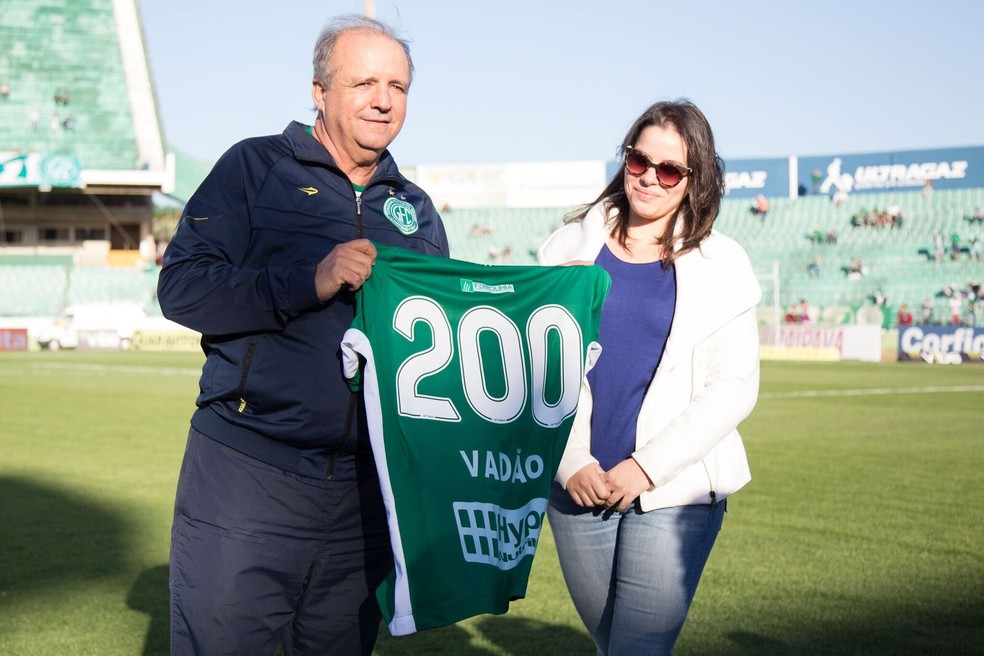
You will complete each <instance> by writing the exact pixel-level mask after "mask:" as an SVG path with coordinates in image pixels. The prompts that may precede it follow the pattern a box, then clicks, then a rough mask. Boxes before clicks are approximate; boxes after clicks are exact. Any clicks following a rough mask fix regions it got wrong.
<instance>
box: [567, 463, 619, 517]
mask: <svg viewBox="0 0 984 656" xmlns="http://www.w3.org/2000/svg"><path fill="white" fill-rule="evenodd" d="M605 478H606V476H605V470H603V469H602V468H601V466H600V465H599V464H598V463H596V462H594V463H591V464H590V465H585V466H584V467H582V468H581V469H579V470H578V471H577V472H576V473H575V474H574V475H573V476H571V477H570V478H569V479H567V493H568V494H570V495H571V499H573V500H574V503H576V504H577V505H579V506H581V507H582V508H587V507H590V506H600V505H602V504H604V503H605V500H606V499H608V497H609V496H610V495H611V492H612V491H611V489H610V488H609V487H608V483H607V482H606V480H605Z"/></svg>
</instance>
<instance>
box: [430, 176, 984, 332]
mask: <svg viewBox="0 0 984 656" xmlns="http://www.w3.org/2000/svg"><path fill="white" fill-rule="evenodd" d="M892 203H897V204H898V205H899V206H900V207H901V210H902V216H903V217H904V220H903V222H902V224H901V227H895V228H890V227H859V228H853V227H852V226H851V216H852V215H853V214H855V213H857V212H859V211H861V210H862V209H865V210H870V209H873V208H881V209H884V208H887V207H888V206H889V205H891V204H892ZM976 207H984V189H953V190H940V191H937V192H936V193H935V194H933V195H931V196H925V195H923V194H922V193H921V192H918V191H915V192H913V191H902V192H891V193H887V192H886V193H868V194H855V195H853V196H852V197H850V198H849V200H848V202H847V203H846V204H844V205H842V206H835V205H834V204H833V203H831V202H830V199H829V198H827V197H826V196H803V197H799V198H777V199H773V200H772V208H771V211H770V212H769V215H768V217H767V218H766V220H765V221H761V220H759V218H758V217H755V216H753V215H752V214H751V213H750V212H749V203H748V201H747V200H744V199H733V200H732V199H726V200H725V201H724V202H723V203H722V207H721V214H720V216H719V218H718V220H717V223H716V224H715V226H716V228H717V229H719V230H720V231H721V232H724V233H725V234H728V235H730V236H731V237H733V238H735V239H736V240H738V241H739V242H740V243H741V244H742V245H743V246H744V247H745V248H746V250H747V251H748V253H749V257H750V258H751V260H752V263H753V265H754V267H755V269H756V270H757V271H759V272H761V273H762V275H763V278H765V277H766V276H767V275H769V274H771V271H772V269H773V264H774V263H777V264H778V270H779V285H778V287H779V290H780V298H779V305H780V307H781V308H787V307H789V306H791V305H793V304H796V303H798V302H799V301H800V299H807V300H808V301H809V303H811V304H813V305H816V306H817V307H818V308H819V309H820V310H821V314H822V316H826V317H827V318H828V319H829V320H835V321H850V320H854V319H855V318H856V316H857V312H858V311H859V310H861V309H863V308H865V307H866V306H871V305H876V306H878V307H880V309H881V315H882V317H883V324H884V325H885V327H888V326H889V325H891V324H892V323H893V322H894V316H895V310H896V309H897V307H898V305H899V304H900V303H905V304H906V305H908V307H909V308H910V309H911V310H912V311H913V312H914V313H917V314H918V312H917V309H918V307H919V305H920V303H921V302H922V300H923V299H925V298H929V299H931V301H932V303H933V308H934V315H933V316H934V319H935V320H937V321H944V322H948V321H949V313H948V310H947V307H946V299H945V298H942V297H940V296H938V294H939V293H940V292H941V290H943V288H945V287H946V286H947V285H948V284H951V285H954V286H956V287H958V288H962V287H963V286H964V285H965V284H967V283H970V282H976V283H979V282H982V278H984V263H982V262H981V260H972V259H970V258H969V253H968V252H964V251H962V252H961V254H960V256H959V258H958V259H956V260H954V259H951V257H949V256H948V257H946V258H944V259H943V260H941V261H938V262H937V261H932V260H931V258H929V257H928V256H927V253H928V251H927V249H928V248H929V247H931V245H932V240H933V235H934V234H935V233H937V232H941V233H942V234H944V235H946V236H947V238H948V239H949V235H951V234H952V233H953V232H957V233H959V234H961V235H963V236H964V239H963V241H964V243H966V242H967V241H968V240H969V237H970V236H971V235H973V234H975V233H980V234H978V238H981V237H984V226H981V227H975V226H973V225H972V224H968V222H967V221H965V220H964V217H967V216H970V215H971V214H972V212H973V210H974V208H976ZM571 209H573V208H571ZM569 211H571V210H570V209H569V210H564V209H558V208H539V209H510V208H487V209H474V208H469V209H455V210H453V211H445V212H444V214H443V216H444V219H445V223H446V225H447V228H448V238H449V240H450V242H451V255H452V257H455V258H457V259H463V260H468V261H472V262H480V263H486V264H497V263H498V264H502V263H506V262H504V261H503V258H502V252H503V251H504V250H505V248H506V247H510V248H511V255H512V257H511V260H510V263H512V264H532V263H534V262H535V252H536V247H537V246H538V245H539V243H540V241H541V240H542V239H543V238H545V237H546V236H547V235H548V234H550V232H551V231H552V230H553V229H554V228H556V227H557V226H558V225H560V224H561V223H562V221H563V219H564V216H565V215H566V214H567V213H568V212H569ZM817 231H820V232H821V233H822V234H823V236H824V240H823V241H821V242H819V243H815V241H811V237H812V236H814V235H815V234H816V232H817ZM834 233H836V242H834V243H827V241H826V238H827V235H828V234H829V235H833V234H834ZM947 243H949V241H948V242H947ZM490 248H491V249H492V250H490ZM817 255H819V256H821V257H822V258H823V262H824V267H823V271H822V272H821V273H819V274H818V275H815V276H811V274H810V272H809V270H808V266H809V265H810V264H811V263H812V262H813V261H814V257H815V256H817ZM858 258H860V259H861V260H863V262H864V263H865V266H866V269H867V273H866V274H865V275H863V276H860V277H857V279H855V277H853V276H851V277H849V276H848V275H847V272H846V271H845V268H847V267H849V266H850V264H851V262H852V261H853V260H855V259H858ZM763 287H764V288H765V297H766V300H765V301H764V302H765V303H766V304H771V303H772V298H771V281H767V280H764V282H763ZM880 297H884V299H885V302H884V305H883V306H879V305H878V304H876V303H875V302H873V300H872V299H875V300H880ZM976 321H977V322H978V323H984V317H977V318H976Z"/></svg>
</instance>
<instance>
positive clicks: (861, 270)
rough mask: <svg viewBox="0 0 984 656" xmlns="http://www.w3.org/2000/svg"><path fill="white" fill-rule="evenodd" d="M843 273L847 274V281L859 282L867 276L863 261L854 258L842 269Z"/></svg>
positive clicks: (866, 268)
mask: <svg viewBox="0 0 984 656" xmlns="http://www.w3.org/2000/svg"><path fill="white" fill-rule="evenodd" d="M844 273H846V274H847V279H848V280H860V279H861V278H862V277H864V276H866V275H868V267H867V266H866V265H865V263H864V259H862V258H860V257H857V256H855V257H853V258H852V259H851V263H850V264H848V265H847V266H846V267H844Z"/></svg>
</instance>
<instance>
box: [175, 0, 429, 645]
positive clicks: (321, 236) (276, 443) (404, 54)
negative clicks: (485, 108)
mask: <svg viewBox="0 0 984 656" xmlns="http://www.w3.org/2000/svg"><path fill="white" fill-rule="evenodd" d="M314 54H315V57H314V79H313V82H312V91H311V93H312V99H313V101H314V105H315V107H316V108H317V116H316V117H315V122H314V125H313V126H305V125H302V124H300V123H296V122H293V123H291V124H290V125H289V126H288V127H287V129H286V130H285V131H284V133H283V134H281V135H276V136H270V137H257V138H252V139H246V140H244V141H241V142H239V143H238V144H237V145H235V146H233V147H232V148H231V149H230V150H229V151H228V152H227V153H226V154H225V155H223V156H222V157H221V158H220V159H219V161H218V162H217V163H216V164H215V166H214V167H213V168H212V171H211V172H210V173H209V174H208V176H207V177H206V178H205V180H204V182H202V184H201V186H200V187H199V188H198V190H197V191H196V192H195V193H194V195H193V196H192V197H191V199H190V200H189V201H188V204H187V206H186V208H185V210H184V216H185V218H184V219H182V220H181V222H180V223H179V225H178V228H177V230H176V231H175V233H174V236H173V237H172V238H171V241H170V244H169V245H168V249H167V251H166V253H165V255H164V266H163V268H162V270H161V274H160V283H159V294H158V298H159V299H160V305H161V309H162V310H163V311H164V315H165V316H166V317H167V318H169V319H172V320H174V321H177V322H178V323H182V324H184V325H186V326H188V327H190V328H192V329H194V330H196V331H198V332H200V333H202V343H203V349H204V351H205V353H206V360H205V365H204V370H203V375H202V390H201V394H200V396H199V397H198V406H199V407H198V410H197V411H196V412H195V413H194V415H193V417H192V420H191V423H192V427H191V431H190V434H189V437H188V446H187V450H186V452H185V459H184V464H183V465H182V472H181V475H180V477H179V482H178V490H177V500H176V503H175V515H174V526H173V529H172V547H171V563H170V571H171V579H170V581H171V603H172V610H171V615H170V617H171V651H172V653H174V654H191V653H196V654H202V653H208V654H218V653H223V654H226V653H228V654H272V653H274V650H275V648H276V647H277V643H280V642H281V640H282V644H283V652H284V653H285V654H290V653H305V654H308V653H310V654H325V653H332V654H370V653H371V652H372V650H373V644H374V643H375V641H376V635H377V632H378V630H379V624H380V619H381V613H380V611H379V608H378V606H377V603H376V598H375V590H376V588H377V586H378V585H379V584H380V583H381V582H382V581H383V579H384V578H385V577H386V576H387V574H388V573H389V572H390V571H391V568H392V566H393V561H392V552H391V548H390V539H389V533H388V529H387V523H386V513H385V509H384V506H383V501H382V496H381V492H380V487H379V481H378V479H377V477H376V470H375V466H374V462H373V459H372V452H371V449H370V447H369V445H368V439H369V436H368V432H367V429H366V416H365V410H364V407H365V406H364V401H363V400H362V398H361V393H360V394H353V393H351V392H350V391H349V389H348V385H347V383H346V381H345V379H344V378H343V375H342V370H341V367H340V366H339V361H338V357H337V349H338V345H339V343H340V342H341V339H342V335H343V333H344V332H345V330H346V329H347V328H348V327H349V325H350V324H351V322H352V319H353V317H354V314H355V313H354V292H355V290H357V289H359V288H360V287H361V286H362V284H363V283H364V282H365V280H366V279H367V278H368V277H369V276H370V275H371V274H372V268H373V264H374V261H375V257H376V249H375V247H374V246H373V242H371V241H369V240H368V239H355V240H352V241H349V240H350V239H352V237H351V236H352V234H353V226H352V223H351V217H354V216H356V213H357V202H358V206H359V207H361V217H362V224H363V225H364V226H365V230H366V234H367V235H371V236H372V239H373V240H374V241H375V242H380V243H385V244H388V245H391V246H402V247H406V248H409V249H412V250H416V251H421V252H424V253H429V254H433V255H442V256H447V255H448V242H447V237H446V234H445V230H444V226H443V224H442V222H441V218H440V216H439V215H438V212H437V210H436V208H435V207H434V204H433V202H432V201H431V199H430V198H429V197H428V196H427V194H426V193H424V192H423V191H422V190H421V189H420V188H419V187H417V186H416V185H415V184H413V183H412V182H410V181H409V180H407V179H406V178H405V177H403V176H402V175H401V174H400V171H399V169H398V167H397V164H396V162H395V161H394V160H393V157H392V155H391V154H390V152H389V151H388V150H387V148H388V146H389V144H390V143H391V142H392V140H393V139H394V138H395V137H396V135H397V134H398V133H399V132H400V128H401V127H402V126H403V121H404V118H405V116H406V106H407V93H408V91H409V89H410V82H411V77H412V72H413V65H412V62H411V59H410V51H409V46H408V45H407V43H406V42H405V41H403V40H401V39H399V38H398V37H397V36H396V34H395V32H393V31H392V29H391V28H389V27H388V26H386V25H384V24H383V23H380V22H378V21H376V20H373V19H370V18H365V17H363V16H357V15H350V16H344V17H341V18H339V19H336V20H335V21H333V22H331V23H330V24H329V25H328V26H327V27H326V28H325V29H324V30H323V31H322V32H321V34H320V36H319V38H318V40H317V45H316V47H315V51H314ZM274 166H276V169H274V168H273V167H274ZM299 186H300V187H302V188H300V189H299ZM307 187H311V189H308V188H307ZM312 189H313V191H320V192H321V193H312ZM394 198H396V199H397V200H399V201H400V204H399V207H400V212H402V213H403V216H404V217H405V218H407V219H408V220H412V223H409V224H408V223H407V222H404V224H403V226H401V230H398V229H397V228H396V226H395V225H394V223H392V222H391V221H390V219H388V218H387V214H386V213H385V211H384V203H386V207H389V203H388V202H387V201H389V200H393V199H394ZM357 199H358V201H357ZM313 216H317V217H319V220H317V221H312V220H311V217H313ZM336 216H338V217H344V218H343V219H338V220H335V219H333V218H332V217H336ZM294 225H297V226H298V230H297V231H294V232H292V231H290V230H283V229H281V228H282V227H283V226H294ZM302 225H303V231H301V230H300V228H301V226H302ZM274 226H276V227H277V229H272V230H271V229H268V228H271V227H274ZM403 229H407V230H408V231H410V232H411V233H412V234H410V235H409V236H408V235H405V234H404V232H403V231H402V230H403Z"/></svg>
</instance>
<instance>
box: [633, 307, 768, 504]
mask: <svg viewBox="0 0 984 656" xmlns="http://www.w3.org/2000/svg"><path fill="white" fill-rule="evenodd" d="M693 357H695V358H701V359H702V361H701V362H697V363H691V367H692V371H694V372H700V371H703V372H704V375H703V376H702V377H701V378H700V379H697V380H693V381H692V386H693V387H692V390H691V400H690V402H689V404H687V405H686V406H685V407H684V408H683V410H682V411H681V412H680V413H679V414H678V415H677V416H676V417H675V418H674V419H672V420H671V421H670V422H669V423H668V424H666V425H665V426H664V427H662V428H659V429H655V430H654V432H653V433H652V434H650V435H646V434H645V432H644V431H645V430H646V427H645V426H643V427H640V429H639V430H640V432H641V433H642V435H640V437H641V438H642V439H640V440H639V443H640V444H642V446H641V447H640V448H639V449H638V450H636V452H635V453H633V454H632V457H633V458H634V459H635V460H636V462H638V463H639V465H640V466H641V467H642V469H643V470H644V471H645V472H646V474H647V475H648V476H649V478H650V480H652V482H653V484H654V485H655V486H656V487H659V486H660V485H663V484H664V483H666V482H668V481H670V480H673V479H674V478H676V477H677V476H678V475H679V474H680V473H681V472H683V470H684V469H686V468H687V467H689V466H691V465H693V464H696V463H697V462H700V460H701V459H703V458H704V457H705V456H706V455H707V454H708V453H710V451H711V449H713V448H714V447H715V446H716V445H717V444H718V443H719V442H720V441H721V440H723V439H724V438H725V437H727V436H728V435H729V434H731V433H732V431H734V430H735V429H736V428H737V427H738V424H739V423H741V422H742V420H744V419H745V418H746V417H747V416H748V415H749V414H750V413H751V412H752V409H753V408H754V407H755V402H756V400H757V399H758V387H759V338H758V323H757V319H756V308H755V307H752V308H749V309H748V310H746V311H744V312H742V313H741V314H739V315H737V316H736V317H735V318H733V319H731V320H730V321H728V322H727V323H726V324H724V325H723V326H722V327H721V328H719V329H718V330H717V331H715V332H714V333H713V334H711V335H710V336H708V338H707V340H706V341H705V342H704V344H702V345H700V346H699V347H698V348H697V349H696V350H695V352H694V355H693ZM691 375H693V374H691Z"/></svg>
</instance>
